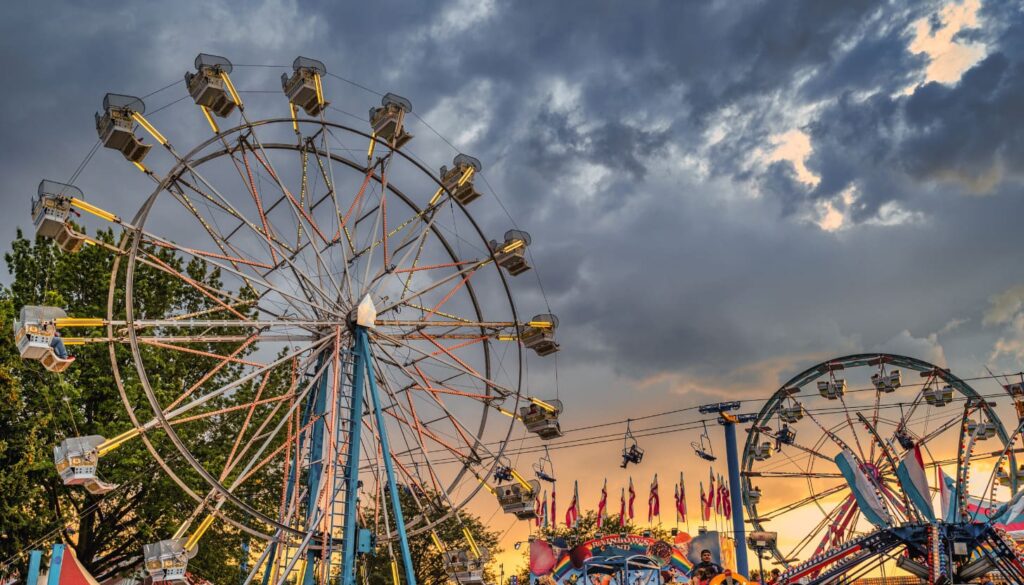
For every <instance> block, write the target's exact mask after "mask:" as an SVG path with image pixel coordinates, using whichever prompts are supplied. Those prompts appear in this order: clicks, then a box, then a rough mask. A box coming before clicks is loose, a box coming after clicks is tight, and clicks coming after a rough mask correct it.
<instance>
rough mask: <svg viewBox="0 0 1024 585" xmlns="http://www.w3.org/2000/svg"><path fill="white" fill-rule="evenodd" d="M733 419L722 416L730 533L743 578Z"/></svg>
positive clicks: (742, 533) (744, 554)
mask: <svg viewBox="0 0 1024 585" xmlns="http://www.w3.org/2000/svg"><path fill="white" fill-rule="evenodd" d="M735 420H736V419H735V417H730V416H722V417H721V420H720V422H721V423H722V426H723V427H725V459H726V461H727V462H728V464H729V499H730V501H731V502H732V532H733V538H734V539H735V542H736V570H737V571H738V572H739V574H740V575H743V576H744V577H746V576H748V575H750V571H749V570H748V566H747V542H746V529H745V527H744V525H743V499H742V497H741V496H740V487H741V486H740V461H739V453H738V449H737V448H736V423H735V422H734V421H735Z"/></svg>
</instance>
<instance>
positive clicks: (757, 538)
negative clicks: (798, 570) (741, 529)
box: [747, 532, 779, 585]
mask: <svg viewBox="0 0 1024 585" xmlns="http://www.w3.org/2000/svg"><path fill="white" fill-rule="evenodd" d="M778 537H779V534H778V533H777V532H751V533H750V535H749V536H747V546H749V547H750V549H751V550H753V551H754V552H755V553H756V554H757V582H758V583H759V584H760V585H764V562H763V559H764V553H765V552H767V551H768V549H770V548H772V547H774V546H775V541H776V540H777V539H778Z"/></svg>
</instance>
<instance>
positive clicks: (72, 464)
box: [53, 435, 117, 496]
mask: <svg viewBox="0 0 1024 585" xmlns="http://www.w3.org/2000/svg"><path fill="white" fill-rule="evenodd" d="M104 441H106V439H104V438H103V437H101V436H99V435H89V436H88V437H69V438H67V439H64V440H63V441H61V443H60V445H58V446H56V447H54V448H53V463H54V464H55V465H56V466H57V473H59V474H60V479H61V481H62V482H64V485H80V486H83V487H84V488H85V489H86V491H88V492H89V493H90V494H93V495H97V496H98V495H102V494H105V493H107V492H109V491H110V490H112V489H114V488H115V487H117V486H115V485H113V484H109V483H106V482H104V481H102V480H100V479H99V478H98V477H96V467H97V465H98V464H99V460H100V453H99V446H100V445H102V444H103V443H104Z"/></svg>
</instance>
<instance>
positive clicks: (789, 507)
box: [758, 483, 849, 521]
mask: <svg viewBox="0 0 1024 585" xmlns="http://www.w3.org/2000/svg"><path fill="white" fill-rule="evenodd" d="M846 489H849V486H848V485H846V483H841V484H838V485H835V486H832V487H830V488H828V489H825V490H822V491H821V492H818V493H816V494H811V495H810V496H807V497H804V498H801V499H799V500H796V501H795V502H791V503H789V504H786V505H783V506H780V507H778V508H776V509H774V510H771V511H769V512H765V513H763V514H758V520H759V521H766V520H772V519H774V518H777V517H779V516H781V515H783V514H786V513H788V512H792V511H793V510H796V509H798V508H802V507H804V506H806V505H808V504H813V503H815V502H818V501H820V500H822V499H824V498H827V497H829V496H831V495H833V494H838V493H840V492H842V491H843V490H846Z"/></svg>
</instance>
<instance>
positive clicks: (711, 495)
mask: <svg viewBox="0 0 1024 585" xmlns="http://www.w3.org/2000/svg"><path fill="white" fill-rule="evenodd" d="M717 493H718V492H717V490H716V489H715V472H714V471H713V470H712V469H711V468H710V467H709V468H708V503H707V505H708V520H710V519H711V513H712V512H713V511H714V510H715V496H716V495H717Z"/></svg>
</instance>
